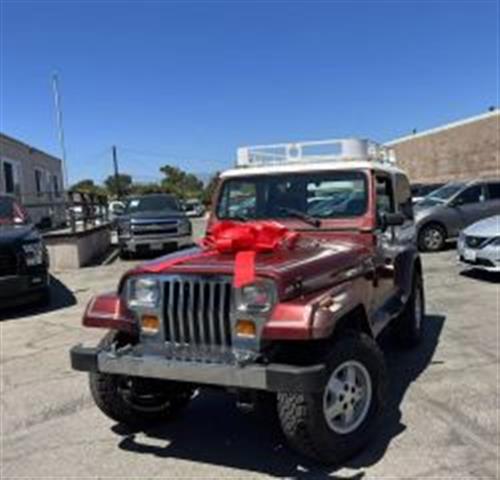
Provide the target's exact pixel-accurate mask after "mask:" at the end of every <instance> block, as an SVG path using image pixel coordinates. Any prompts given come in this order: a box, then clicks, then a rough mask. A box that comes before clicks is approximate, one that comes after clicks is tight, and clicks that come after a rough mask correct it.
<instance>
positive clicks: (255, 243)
mask: <svg viewBox="0 0 500 480" xmlns="http://www.w3.org/2000/svg"><path fill="white" fill-rule="evenodd" d="M390 153H391V152H388V151H387V150H386V149H384V148H383V147H381V146H378V145H377V144H375V143H373V142H370V141H367V140H357V139H348V140H332V141H325V142H304V143H294V144H280V145H270V146H260V147H248V148H242V149H240V150H239V151H238V161H237V168H235V169H233V170H229V171H227V172H225V173H223V174H222V175H221V182H220V186H219V189H218V191H217V193H216V195H215V202H214V205H215V207H214V211H213V212H212V217H211V219H210V221H209V223H208V227H207V235H206V237H205V239H204V240H203V241H202V243H201V244H200V246H198V247H196V248H191V249H188V250H183V251H180V252H177V253H175V254H172V255H168V256H165V257H162V258H159V259H157V260H155V261H152V262H149V263H146V264H143V265H141V266H140V267H138V268H135V269H133V270H131V271H129V272H128V273H126V274H125V276H124V277H123V278H122V279H121V281H120V283H119V286H118V289H117V292H116V293H110V294H105V295H101V296H98V297H95V298H94V299H92V300H91V302H90V303H89V305H88V307H87V310H86V312H85V315H84V318H83V324H84V325H85V326H88V327H101V328H107V329H109V330H110V332H109V333H108V334H107V335H106V336H105V337H104V339H103V340H102V342H101V343H100V344H99V345H98V346H97V348H86V347H83V346H81V345H78V346H75V347H74V348H73V349H72V350H71V362H72V366H73V368H74V369H76V370H81V371H88V372H90V389H91V392H92V395H93V398H94V400H95V402H96V404H97V406H98V407H99V408H100V409H101V410H102V411H103V412H104V413H105V414H106V415H108V416H109V417H110V418H112V419H113V420H116V421H118V422H123V423H126V424H137V423H138V422H142V421H145V420H148V421H159V420H162V419H164V418H167V417H169V416H171V415H174V414H175V413H176V412H178V411H179V410H180V409H181V408H183V407H185V406H186V405H187V404H188V402H189V401H190V399H191V398H192V396H193V393H194V392H195V390H196V389H199V388H202V387H210V386H217V387H223V388H225V389H227V390H228V391H230V392H235V393H237V394H238V397H239V399H240V401H245V402H247V403H248V402H249V400H248V399H252V398H262V397H270V398H272V399H274V401H275V406H276V409H277V413H278V415H279V419H280V422H281V426H282V429H283V432H284V434H285V436H286V437H287V439H288V441H289V443H290V445H291V446H292V447H293V448H295V449H296V450H297V451H299V452H301V453H303V454H305V455H307V456H310V457H313V458H315V459H317V460H320V461H323V462H328V463H330V462H340V461H342V460H344V459H346V458H348V457H349V456H351V455H353V454H354V453H355V452H356V451H358V450H359V449H360V448H361V447H362V446H363V445H365V444H366V442H367V441H368V439H369V437H370V436H371V434H372V433H374V431H375V429H376V423H377V419H378V417H379V416H380V413H381V410H382V407H383V406H384V403H385V400H386V399H385V396H386V379H387V373H386V368H385V365H384V357H383V355H382V352H381V350H380V349H379V347H378V346H377V342H376V340H377V337H378V336H379V335H380V333H381V332H382V331H383V330H384V328H385V327H386V326H387V325H389V323H391V324H392V325H393V327H394V328H393V330H394V332H395V333H396V334H397V336H398V338H399V339H400V341H401V343H403V344H405V345H407V346H412V345H415V344H416V343H417V342H418V341H419V340H420V338H421V335H422V327H423V321H424V319H425V315H424V292H423V282H422V266H421V262H420V258H419V255H418V252H417V248H416V242H415V226H414V222H413V211H412V199H411V193H410V186H409V183H408V179H407V177H406V176H405V174H404V173H403V172H402V171H401V170H399V169H398V168H397V167H396V166H395V165H394V162H393V159H392V155H390Z"/></svg>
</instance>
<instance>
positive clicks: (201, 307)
mask: <svg viewBox="0 0 500 480" xmlns="http://www.w3.org/2000/svg"><path fill="white" fill-rule="evenodd" d="M163 288H164V312H163V314H164V334H165V341H166V342H168V343H170V344H171V345H175V346H178V347H180V348H181V349H182V348H184V347H189V348H188V350H190V351H193V352H198V353H200V352H207V351H212V350H213V347H219V348H218V350H228V349H229V348H230V347H231V344H232V342H231V305H232V295H231V291H232V289H231V279H230V278H227V277H189V276H186V277H185V278H184V277H182V276H179V277H172V278H171V279H168V280H166V281H165V283H164V287H163ZM192 347H195V348H194V349H193V348H192ZM198 347H200V348H198ZM204 347H207V348H204Z"/></svg>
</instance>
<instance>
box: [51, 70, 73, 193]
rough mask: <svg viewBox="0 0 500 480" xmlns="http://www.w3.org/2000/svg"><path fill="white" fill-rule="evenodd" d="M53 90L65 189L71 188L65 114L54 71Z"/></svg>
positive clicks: (57, 79)
mask: <svg viewBox="0 0 500 480" xmlns="http://www.w3.org/2000/svg"><path fill="white" fill-rule="evenodd" d="M52 90H53V92H54V104H55V107H56V118H57V130H58V134H59V144H60V147H61V155H62V167H63V175H64V184H65V187H63V190H67V189H68V188H69V183H68V167H67V164H66V145H65V143H64V128H63V116H62V109H61V97H60V95H59V78H58V76H57V73H56V72H54V73H53V74H52Z"/></svg>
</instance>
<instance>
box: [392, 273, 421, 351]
mask: <svg viewBox="0 0 500 480" xmlns="http://www.w3.org/2000/svg"><path fill="white" fill-rule="evenodd" d="M394 325H395V334H396V337H397V340H398V343H399V344H400V345H402V346H404V347H410V348H411V347H414V346H416V345H418V344H419V343H420V341H421V340H422V336H423V332H424V325H425V296H424V285H423V282H422V277H421V275H420V274H416V275H415V277H414V279H413V285H412V292H411V295H410V297H409V298H408V301H407V303H406V306H405V308H404V310H403V312H402V313H401V315H400V316H399V317H398V318H397V319H396V321H395V324H394Z"/></svg>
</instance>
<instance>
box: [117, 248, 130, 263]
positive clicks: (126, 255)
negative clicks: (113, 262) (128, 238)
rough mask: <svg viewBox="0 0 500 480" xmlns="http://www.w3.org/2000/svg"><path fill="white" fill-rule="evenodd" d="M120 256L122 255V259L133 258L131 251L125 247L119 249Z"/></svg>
mask: <svg viewBox="0 0 500 480" xmlns="http://www.w3.org/2000/svg"><path fill="white" fill-rule="evenodd" d="M118 256H119V257H120V260H129V259H130V258H131V256H130V252H129V251H128V250H125V249H124V248H120V249H119V251H118Z"/></svg>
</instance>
